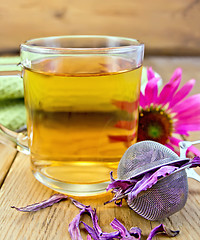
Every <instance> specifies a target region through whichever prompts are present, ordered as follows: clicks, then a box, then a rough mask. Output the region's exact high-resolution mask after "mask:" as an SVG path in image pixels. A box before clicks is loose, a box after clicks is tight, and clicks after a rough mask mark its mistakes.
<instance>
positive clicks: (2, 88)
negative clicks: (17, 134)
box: [0, 57, 26, 130]
mask: <svg viewBox="0 0 200 240" xmlns="http://www.w3.org/2000/svg"><path fill="white" fill-rule="evenodd" d="M19 61H20V59H19V57H6V58H5V57H1V58H0V71H13V70H19V67H17V66H14V65H12V64H17V63H18V62H19ZM4 64H10V65H4ZM2 74H3V73H2ZM2 74H1V76H0V123H1V124H3V125H4V126H5V127H8V128H9V129H11V130H16V129H18V128H20V127H22V126H23V125H25V124H26V114H25V107H24V100H23V96H24V94H23V80H22V78H21V77H20V76H18V77H16V76H2ZM11 74H12V73H11Z"/></svg>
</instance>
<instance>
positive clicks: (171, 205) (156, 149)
mask: <svg viewBox="0 0 200 240" xmlns="http://www.w3.org/2000/svg"><path fill="white" fill-rule="evenodd" d="M196 143H200V141H196V142H186V141H183V142H181V143H180V157H179V156H178V155H177V154H176V153H175V152H173V151H172V150H171V149H169V148H167V147H166V146H164V145H162V144H160V143H157V142H154V141H142V142H138V143H136V144H134V145H132V146H131V147H130V148H128V149H127V151H126V152H125V153H124V155H123V157H122V158H121V160H120V163H119V166H118V170H117V174H118V179H128V178H132V177H137V176H139V175H141V174H142V173H144V172H146V171H150V170H155V169H158V168H159V167H162V166H166V165H170V164H172V163H173V164H176V163H181V162H183V163H189V161H190V159H189V158H186V150H187V148H188V147H189V146H191V145H192V144H196ZM187 167H188V165H187ZM187 171H188V173H190V172H191V171H192V174H191V175H192V177H193V178H195V179H196V180H198V181H200V176H199V175H198V174H197V173H196V172H195V171H194V170H193V169H187ZM194 173H195V174H196V175H194ZM188 175H189V174H188ZM195 176H196V177H195ZM187 196H188V181H187V173H186V169H185V167H182V168H179V169H178V170H176V171H175V172H174V173H172V174H171V175H168V176H166V177H162V178H161V179H160V180H158V182H157V183H156V184H155V185H153V186H152V187H151V188H149V189H148V190H146V191H142V192H141V193H140V194H138V196H137V197H136V198H135V199H134V200H132V201H129V200H127V203H128V205H129V206H130V207H131V208H132V209H133V210H134V211H135V212H136V213H138V214H139V215H141V216H142V217H144V218H146V219H148V220H152V221H154V220H161V219H164V218H166V217H168V216H170V215H172V214H174V213H175V212H177V211H179V210H180V209H181V208H183V207H184V205H185V203H186V200H187Z"/></svg>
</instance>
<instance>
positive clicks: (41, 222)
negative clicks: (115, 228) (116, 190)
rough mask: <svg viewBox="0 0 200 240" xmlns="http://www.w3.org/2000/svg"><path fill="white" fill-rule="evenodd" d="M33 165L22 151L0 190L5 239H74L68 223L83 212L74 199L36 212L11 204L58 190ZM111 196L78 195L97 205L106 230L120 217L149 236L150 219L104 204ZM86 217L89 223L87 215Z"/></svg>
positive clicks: (1, 226)
mask: <svg viewBox="0 0 200 240" xmlns="http://www.w3.org/2000/svg"><path fill="white" fill-rule="evenodd" d="M29 165H30V164H29V159H28V157H27V156H25V155H23V154H19V155H18V156H17V158H16V159H15V162H14V164H13V166H12V168H11V170H10V172H9V174H8V176H7V178H6V180H5V182H4V184H3V186H2V189H1V191H0V232H1V239H4V240H21V239H30V240H35V239H48V240H51V239H52V240H55V239H59V240H62V239H63V240H64V239H70V237H69V234H68V230H67V229H68V224H69V223H70V222H71V221H72V219H73V218H74V217H75V216H76V215H77V214H78V212H79V211H78V209H76V207H75V206H74V205H72V204H71V203H70V201H65V202H60V203H58V204H56V205H54V206H52V207H50V208H46V209H43V210H41V211H39V212H35V213H21V212H17V211H16V210H15V209H11V208H10V206H12V205H15V206H25V205H28V204H30V203H34V202H39V201H41V200H44V199H47V198H49V197H50V196H51V195H52V194H53V193H54V192H53V191H52V190H50V189H48V188H47V187H45V186H43V185H42V184H41V183H39V182H38V181H37V180H36V179H35V178H34V177H33V175H32V174H31V170H30V167H29ZM110 198H111V195H110V194H105V195H101V196H98V197H96V198H95V197H93V198H76V199H78V200H79V201H81V202H82V203H84V204H87V205H88V204H91V206H92V207H93V208H94V207H95V208H96V209H97V214H98V216H99V222H100V226H102V229H103V230H104V231H111V230H112V229H111V227H110V226H109V224H110V222H111V221H112V220H113V219H114V217H116V218H118V219H119V220H120V221H121V222H122V223H123V224H124V225H125V226H126V227H127V228H130V227H132V226H138V227H140V228H142V230H143V235H144V236H147V235H148V233H149V232H150V229H151V228H150V223H149V221H147V220H145V219H143V218H142V217H140V216H138V215H137V214H136V213H134V212H133V211H132V210H130V209H129V208H128V207H126V206H123V207H122V208H116V207H115V206H114V204H110V205H106V206H104V205H103V203H104V202H105V201H108V200H109V199H110ZM84 219H86V222H88V223H89V221H88V220H87V218H84ZM90 224H91V222H90ZM83 235H84V233H83ZM144 239H145V238H144Z"/></svg>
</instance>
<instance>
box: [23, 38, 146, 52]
mask: <svg viewBox="0 0 200 240" xmlns="http://www.w3.org/2000/svg"><path fill="white" fill-rule="evenodd" d="M73 38H74V39H78V38H80V39H81V38H82V39H86V38H88V39H95V38H96V39H112V40H121V41H127V42H129V43H130V45H128V44H127V46H108V47H99V48H98V47H91V48H90V47H89V48H88V47H87V48H84V47H83V48H79V47H54V46H52V47H50V46H42V45H39V44H38V45H31V44H34V43H35V42H37V41H42V40H57V39H73ZM20 49H21V51H28V52H32V53H44V54H45V53H46V54H52V53H57V54H75V53H76V54H92V53H99V54H103V53H104V54H105V53H127V52H130V51H133V50H141V51H142V50H143V49H144V43H141V42H140V41H138V40H136V39H133V38H127V37H118V36H106V35H64V36H51V37H41V38H33V39H30V40H27V41H25V42H24V43H22V44H21V45H20Z"/></svg>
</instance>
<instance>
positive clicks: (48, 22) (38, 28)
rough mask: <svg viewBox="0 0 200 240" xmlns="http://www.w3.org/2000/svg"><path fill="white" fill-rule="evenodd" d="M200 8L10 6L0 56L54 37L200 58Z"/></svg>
mask: <svg viewBox="0 0 200 240" xmlns="http://www.w3.org/2000/svg"><path fill="white" fill-rule="evenodd" d="M199 10H200V2H199V1H194V0H177V1H173V0H170V1H168V3H167V4H166V1H165V0H154V1H148V0H140V1H139V0H138V1H132V0H124V1H121V0H108V1H98V0H87V1H82V0H73V1H72V0H57V1H56V2H55V1H54V0H49V1H46V0H40V1H39V0H31V1H28V2H27V1H26V0H7V1H1V3H0V36H1V38H0V51H1V52H4V53H6V52H9V51H14V52H15V51H16V50H17V49H18V48H19V45H20V43H21V42H24V41H25V40H28V39H30V38H37V37H42V36H51V35H54V36H55V35H74V34H75V35H78V34H98V35H99V34H101V35H117V36H125V37H131V38H137V39H140V40H141V41H143V42H144V43H145V44H146V53H148V54H167V55H168V54H171V55H179V54H180V55H182V54H186V55H191V54H193V55H199V54H200V48H199V44H200V31H199V21H200V15H199Z"/></svg>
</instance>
